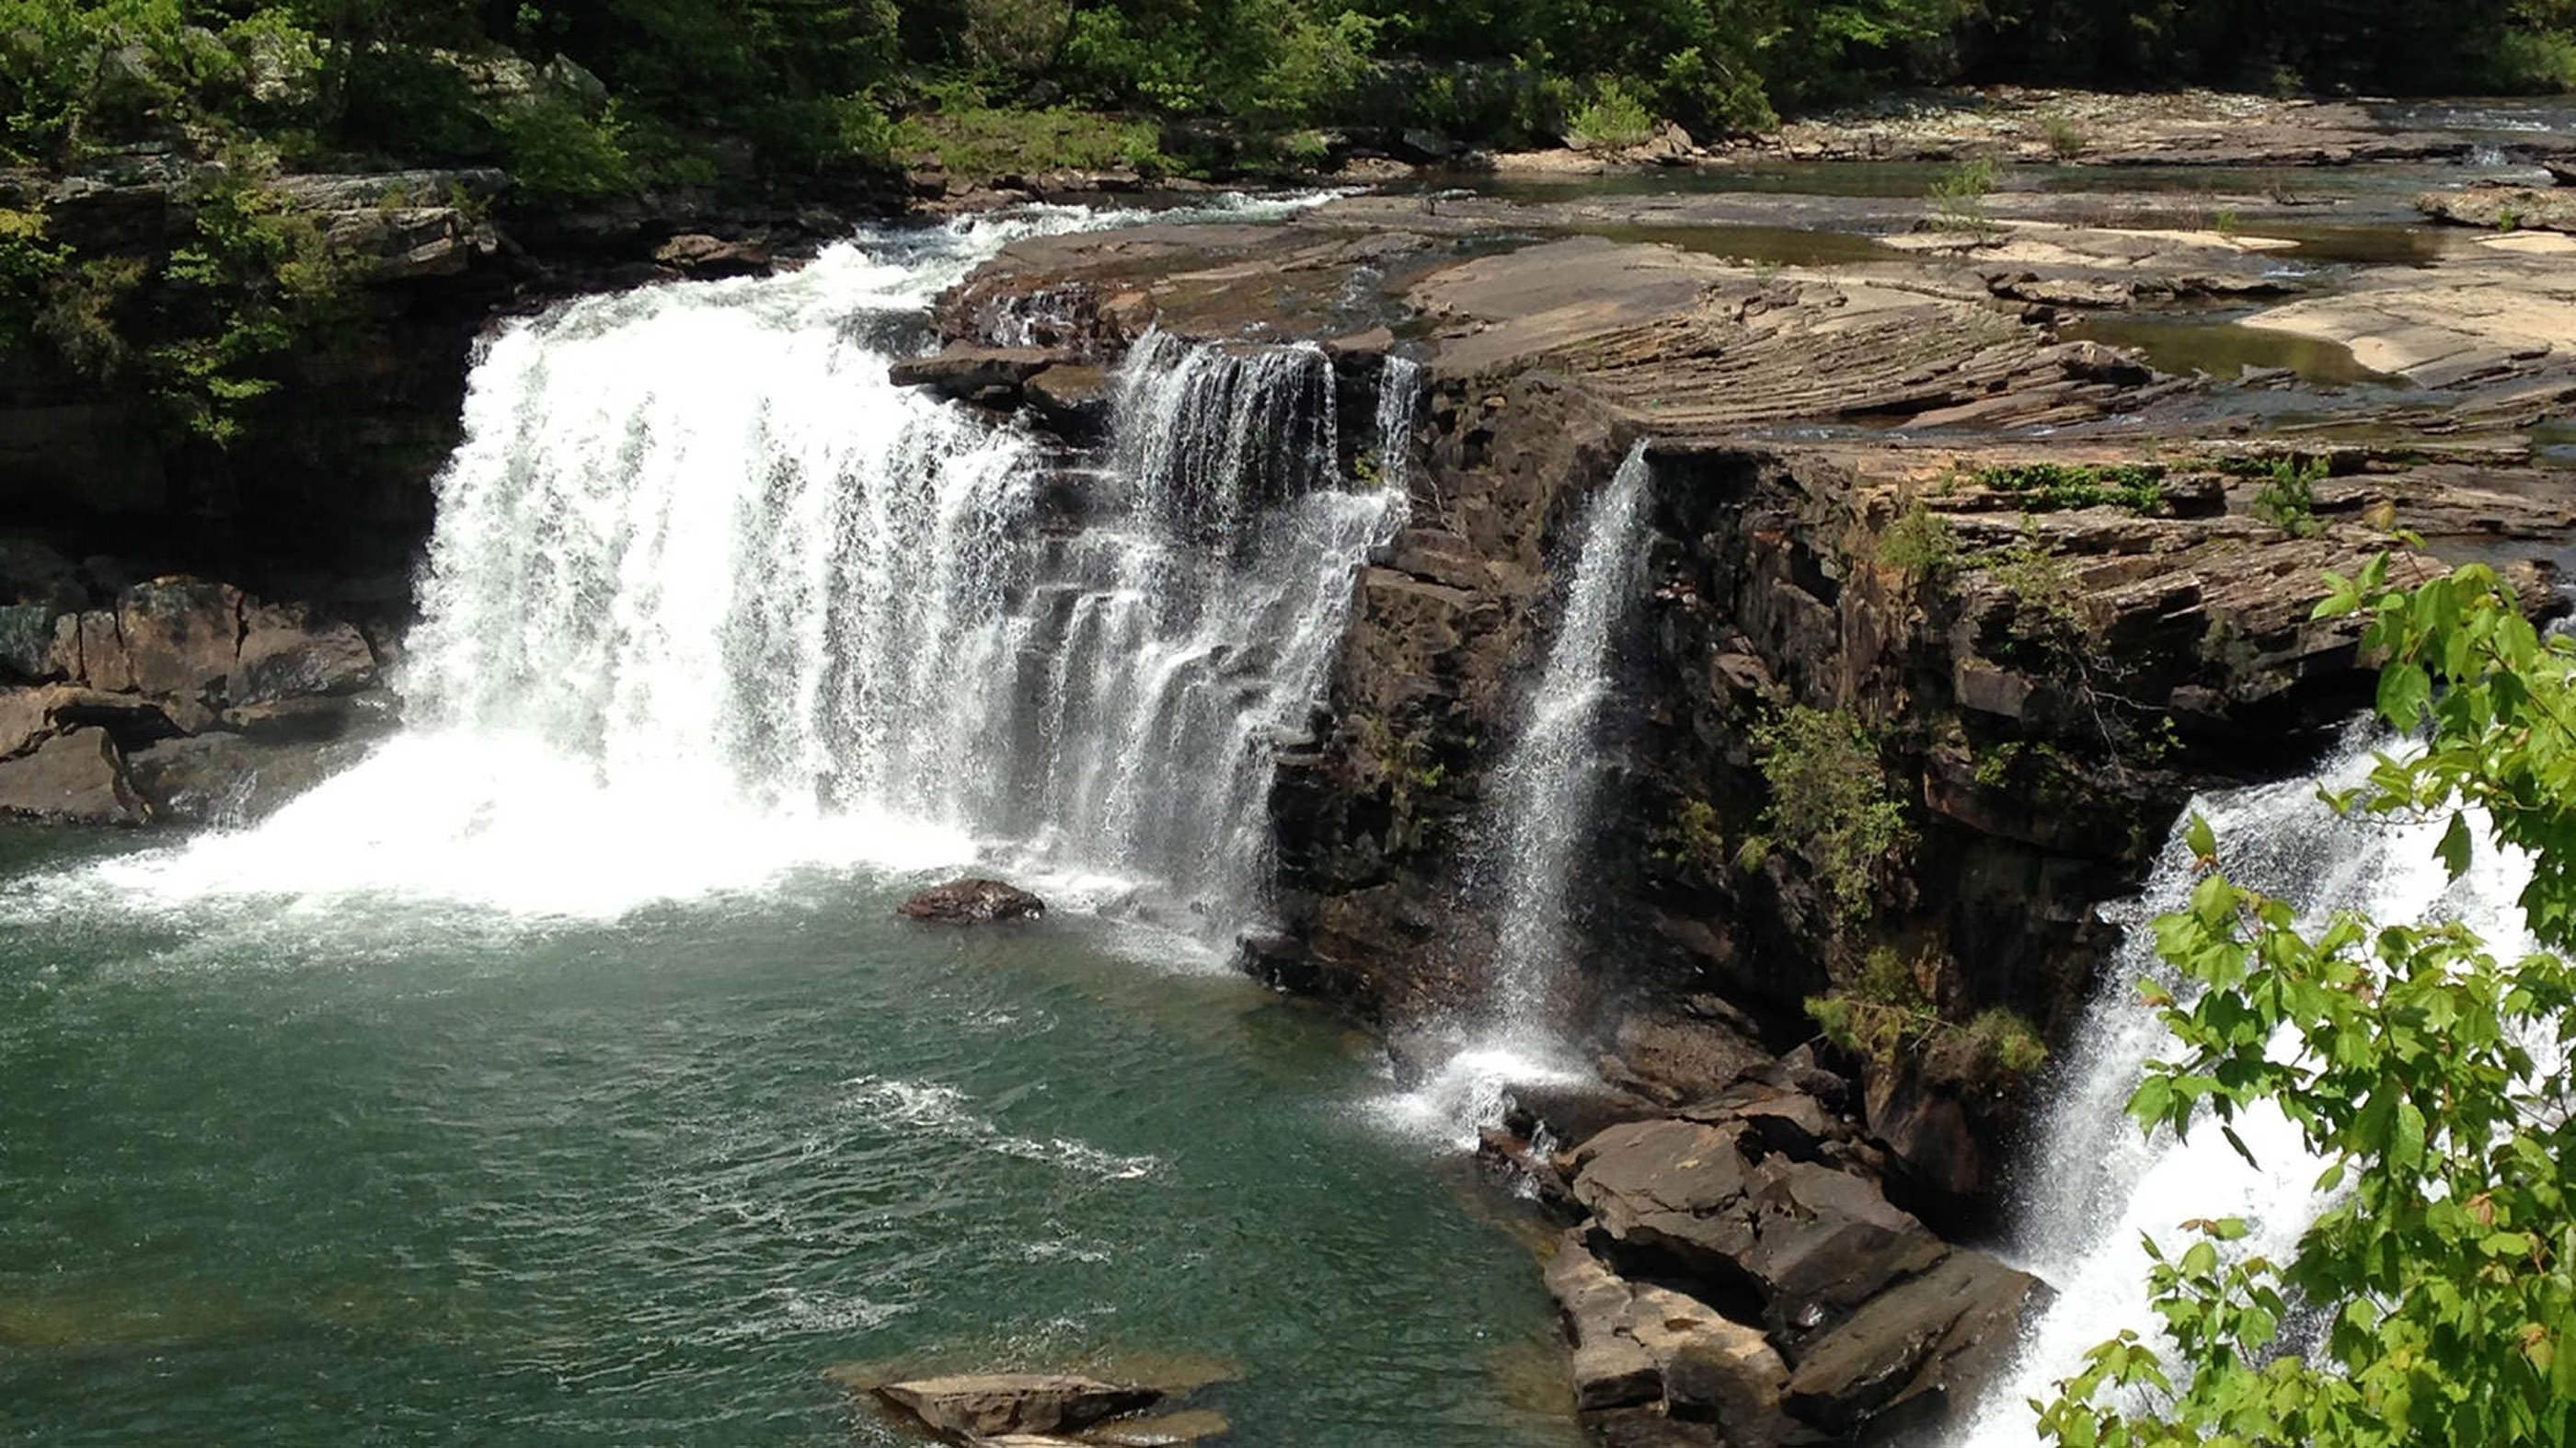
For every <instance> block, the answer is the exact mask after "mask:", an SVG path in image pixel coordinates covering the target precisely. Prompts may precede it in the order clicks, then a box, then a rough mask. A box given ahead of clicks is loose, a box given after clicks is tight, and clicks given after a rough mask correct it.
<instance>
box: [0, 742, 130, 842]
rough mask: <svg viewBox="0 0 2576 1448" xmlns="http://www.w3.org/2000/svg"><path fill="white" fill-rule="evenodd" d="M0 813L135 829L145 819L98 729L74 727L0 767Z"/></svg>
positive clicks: (110, 745)
mask: <svg viewBox="0 0 2576 1448" xmlns="http://www.w3.org/2000/svg"><path fill="white" fill-rule="evenodd" d="M0 814H10V815H24V816H29V817H32V818H35V819H41V820H50V821H55V822H58V823H62V824H82V825H139V824H142V823H144V822H145V821H146V820H148V819H149V818H150V813H149V811H148V809H147V807H146V806H145V805H144V803H143V800H142V798H141V797H140V796H138V795H137V794H136V793H135V792H134V787H133V785H132V784H131V783H129V782H128V780H127V779H126V774H125V760H124V757H123V756H122V755H120V754H119V753H117V749H116V741H115V740H113V739H110V738H108V736H107V731H106V730H104V729H75V730H73V731H72V732H70V733H68V734H61V735H57V736H55V737H54V738H52V739H48V740H46V741H45V742H44V743H43V744H41V745H39V746H37V748H36V750H35V752H33V753H31V754H28V755H26V756H24V757H23V758H18V759H12V760H8V761H6V762H4V763H0Z"/></svg>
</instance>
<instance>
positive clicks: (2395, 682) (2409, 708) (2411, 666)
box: [2378, 662, 2433, 730]
mask: <svg viewBox="0 0 2576 1448" xmlns="http://www.w3.org/2000/svg"><path fill="white" fill-rule="evenodd" d="M2432 705H2433V681H2432V679H2431V677H2430V676H2428V675H2427V674H2425V672H2424V666H2423V665H2421V664H2417V663H2413V662H2398V663H2392V664H2390V665H2389V666H2388V667H2387V668H2385V669H2382V670H2380V672H2379V701H2378V707H2379V717H2380V718H2382V719H2385V720H2387V721H2388V722H2389V724H2390V725H2392V726H2393V727H2395V728H2398V729H2410V730H2411V729H2413V728H2415V727H2416V725H2418V724H2420V723H2421V722H2423V718H2424V715H2425V712H2426V711H2427V710H2429V709H2430V708H2431V707H2432Z"/></svg>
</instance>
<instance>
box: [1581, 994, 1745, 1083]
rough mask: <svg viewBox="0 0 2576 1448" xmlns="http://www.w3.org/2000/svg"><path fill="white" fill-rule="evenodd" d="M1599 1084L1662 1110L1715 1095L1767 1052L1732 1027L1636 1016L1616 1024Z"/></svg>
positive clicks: (1667, 1015) (1675, 1016) (1673, 1016)
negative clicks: (1629, 1093) (1626, 1092)
mask: <svg viewBox="0 0 2576 1448" xmlns="http://www.w3.org/2000/svg"><path fill="white" fill-rule="evenodd" d="M1613 1050H1614V1054H1612V1055H1609V1056H1605V1057H1603V1058H1602V1062H1601V1074H1602V1077H1603V1079H1605V1080H1607V1081H1609V1082H1610V1083H1611V1084H1612V1085H1615V1086H1621V1087H1625V1088H1626V1089H1628V1090H1630V1091H1634V1092H1636V1093H1637V1094H1638V1095H1641V1096H1644V1097H1646V1098H1647V1099H1649V1100H1651V1101H1655V1102H1657V1103H1659V1104H1661V1105H1664V1106H1678V1105H1680V1104H1681V1103H1683V1102H1685V1101H1698V1100H1701V1099H1704V1098H1706V1097H1709V1096H1712V1095H1715V1094H1716V1093H1717V1092H1719V1091H1721V1090H1724V1089H1725V1088H1726V1087H1727V1086H1729V1085H1731V1084H1733V1082H1734V1081H1735V1079H1736V1078H1737V1077H1738V1076H1740V1075H1742V1074H1743V1073H1744V1072H1746V1071H1748V1070H1751V1069H1753V1068H1755V1067H1757V1066H1767V1065H1769V1064H1770V1063H1771V1053H1770V1052H1768V1051H1766V1050H1764V1049H1762V1047H1761V1045H1760V1044H1759V1043H1758V1042H1755V1041H1753V1040H1751V1039H1749V1038H1748V1037H1747V1036H1746V1035H1745V1034H1744V1033H1743V1032H1741V1031H1739V1030H1737V1029H1736V1028H1735V1027H1734V1026H1732V1025H1730V1024H1728V1023H1726V1022H1724V1021H1721V1020H1714V1019H1702V1018H1697V1017H1694V1016H1689V1015H1683V1014H1680V1013H1678V1012H1638V1013H1636V1014H1632V1015H1630V1016H1628V1017H1627V1018H1626V1019H1624V1020H1622V1021H1620V1022H1619V1030H1618V1034H1617V1036H1616V1038H1615V1040H1614V1043H1613Z"/></svg>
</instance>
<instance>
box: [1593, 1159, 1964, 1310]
mask: <svg viewBox="0 0 2576 1448" xmlns="http://www.w3.org/2000/svg"><path fill="white" fill-rule="evenodd" d="M1759 1141H1760V1138H1759V1137H1756V1136H1754V1135H1753V1129H1752V1128H1751V1127H1749V1126H1748V1125H1746V1124H1745V1123H1743V1122H1741V1121H1729V1122H1725V1123H1722V1124H1714V1125H1712V1124H1709V1123H1705V1122H1698V1121H1684V1120H1662V1121H1644V1122H1634V1123H1630V1124H1627V1125H1622V1126H1614V1127H1611V1128H1610V1129H1609V1130H1607V1131H1604V1132H1602V1133H1601V1134H1600V1135H1598V1136H1595V1137H1593V1138H1592V1139H1591V1140H1589V1141H1587V1142H1585V1143H1584V1144H1583V1145H1582V1146H1580V1147H1578V1148H1577V1149H1576V1150H1575V1152H1574V1154H1573V1157H1572V1163H1571V1164H1572V1166H1573V1169H1574V1172H1575V1177H1574V1187H1573V1195H1574V1199H1575V1201H1576V1202H1578V1203H1579V1204H1581V1205H1582V1206H1583V1207H1584V1208H1585V1209H1586V1210H1588V1211H1590V1212H1591V1213H1592V1215H1593V1219H1594V1221H1595V1222H1596V1223H1597V1224H1598V1225H1599V1227H1600V1229H1601V1230H1602V1232H1603V1233H1605V1234H1606V1235H1607V1236H1608V1237H1609V1239H1610V1240H1611V1241H1613V1242H1615V1243H1617V1244H1618V1245H1619V1246H1621V1247H1622V1248H1625V1249H1627V1250H1628V1251H1629V1252H1631V1253H1635V1254H1639V1255H1641V1256H1642V1257H1644V1258H1646V1259H1648V1260H1656V1261H1660V1262H1662V1263H1664V1264H1667V1265H1668V1267H1669V1268H1671V1269H1674V1270H1677V1271H1678V1272H1680V1273H1681V1274H1683V1275H1686V1276H1690V1277H1693V1278H1696V1279H1698V1280H1700V1281H1704V1282H1708V1283H1710V1284H1712V1285H1714V1286H1716V1287H1717V1288H1719V1289H1720V1290H1721V1291H1725V1292H1730V1293H1731V1292H1737V1291H1742V1292H1745V1293H1748V1294H1750V1296H1751V1297H1752V1299H1753V1300H1754V1301H1755V1302H1756V1303H1758V1305H1759V1307H1760V1310H1761V1314H1762V1316H1763V1317H1764V1319H1765V1320H1766V1321H1767V1322H1769V1323H1770V1324H1771V1326H1772V1327H1773V1329H1774V1330H1775V1331H1780V1332H1783V1333H1789V1334H1802V1333H1810V1332H1813V1331H1816V1330H1818V1329H1821V1328H1825V1327H1829V1326H1831V1325H1832V1324H1833V1323H1835V1322H1838V1321H1840V1320H1841V1319H1842V1318H1844V1317H1845V1316H1847V1315H1848V1314H1849V1313H1850V1312H1851V1311H1852V1310H1853V1309H1854V1308H1856V1307H1858V1306H1859V1305H1860V1304H1861V1303H1863V1302H1866V1301H1868V1300H1869V1298H1870V1297H1871V1296H1873V1295H1874V1294H1876V1293H1877V1292H1879V1291H1880V1290H1882V1289H1883V1288H1885V1287H1887V1286H1888V1285H1889V1284H1890V1283H1892V1282H1895V1281H1898V1280H1900V1279H1902V1278H1905V1277H1908V1276H1911V1275H1913V1274H1914V1273H1917V1272H1921V1271H1923V1270H1925V1269H1926V1268H1928V1267H1930V1266H1932V1265H1933V1264H1934V1263H1936V1262H1938V1261H1940V1260H1941V1258H1942V1257H1943V1256H1944V1255H1945V1254H1946V1253H1947V1252H1948V1251H1949V1248H1948V1247H1947V1246H1946V1245H1945V1244H1944V1243H1943V1242H1942V1241H1941V1240H1940V1239H1939V1238H1937V1237H1935V1236H1933V1235H1932V1234H1931V1232H1930V1231H1928V1230H1927V1229H1925V1227H1924V1226H1923V1224H1922V1223H1921V1222H1920V1221H1918V1220H1916V1219H1915V1218H1914V1217H1912V1216H1911V1215H1909V1214H1907V1213H1905V1212H1903V1211H1900V1210H1898V1209H1897V1208H1896V1207H1894V1206H1893V1205H1891V1204H1889V1202H1888V1200H1887V1198H1886V1197H1885V1196H1884V1195H1883V1194H1882V1193H1881V1192H1880V1190H1879V1188H1878V1186H1877V1184H1876V1183H1874V1182H1872V1181H1870V1180H1868V1179H1867V1178H1865V1177H1862V1176H1858V1175H1856V1174H1854V1173H1851V1172H1847V1171H1843V1170H1840V1169H1838V1168H1836V1167H1833V1166H1829V1165H1824V1164H1822V1163H1818V1162H1812V1161H1798V1160H1794V1159H1791V1158H1790V1157H1787V1156H1783V1155H1770V1156H1765V1157H1763V1158H1762V1159H1761V1160H1760V1161H1758V1162H1757V1161H1755V1160H1753V1159H1752V1158H1751V1157H1750V1156H1748V1155H1747V1153H1746V1150H1745V1148H1746V1146H1747V1145H1748V1144H1754V1143H1758V1142H1759Z"/></svg>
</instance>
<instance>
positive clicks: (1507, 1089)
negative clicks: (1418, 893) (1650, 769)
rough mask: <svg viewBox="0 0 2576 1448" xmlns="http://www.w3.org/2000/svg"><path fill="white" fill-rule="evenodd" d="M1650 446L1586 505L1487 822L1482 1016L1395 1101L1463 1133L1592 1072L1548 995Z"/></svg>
mask: <svg viewBox="0 0 2576 1448" xmlns="http://www.w3.org/2000/svg"><path fill="white" fill-rule="evenodd" d="M1646 446H1647V445H1646V443H1645V442H1643V441H1640V442H1639V443H1637V445H1636V446H1635V447H1633V448H1631V449H1629V451H1628V456H1627V457H1626V459H1625V460H1623V461H1622V462H1621V463H1620V464H1619V470H1618V472H1617V473H1616V474H1615V475H1613V476H1612V478H1611V480H1610V482H1609V484H1608V485H1607V486H1605V487H1603V488H1602V489H1600V490H1599V491H1598V492H1596V493H1594V494H1593V496H1592V498H1591V500H1590V501H1589V502H1588V503H1587V504H1586V505H1585V508H1584V514H1583V524H1582V528H1581V533H1580V541H1579V542H1578V543H1577V544H1576V552H1575V563H1574V575H1573V579H1572V581H1571V583H1570V584H1569V586H1568V587H1567V590H1566V600H1565V613H1564V616H1563V618H1562V619H1561V620H1560V621H1559V623H1558V625H1557V631H1556V636H1555V638H1554V639H1553V640H1552V641H1551V642H1550V643H1549V645H1548V649H1547V655H1546V658H1545V661H1544V662H1543V663H1542V664H1541V665H1540V668H1539V676H1538V683H1537V687H1536V688H1535V689H1534V690H1532V692H1531V693H1530V695H1529V698H1528V703H1527V710H1526V717H1525V722H1524V723H1523V724H1522V726H1521V728H1520V731H1519V733H1518V735H1517V736H1516V737H1515V738H1514V740H1513V741H1512V746H1511V750H1510V752H1509V753H1508V754H1507V755H1506V756H1505V757H1504V760H1503V763H1502V765H1501V767H1500V768H1499V769H1498V770H1497V771H1496V772H1495V776H1494V779H1495V786H1496V788H1495V799H1494V801H1493V803H1492V804H1491V805H1490V806H1489V808H1488V811H1487V813H1486V816H1485V818H1484V819H1483V820H1481V821H1480V822H1479V825H1478V828H1477V830H1476V835H1475V838H1476V839H1477V840H1478V841H1479V843H1480V845H1481V847H1482V850H1483V852H1484V855H1485V858H1484V860H1483V861H1482V862H1481V863H1482V865H1483V873H1484V877H1485V878H1484V879H1483V880H1482V881H1480V887H1479V889H1478V891H1477V893H1478V894H1479V895H1480V896H1481V897H1482V898H1483V900H1484V903H1485V904H1486V906H1487V908H1489V909H1491V910H1492V911H1493V912H1494V915H1495V937H1496V938H1495V952H1494V960H1493V965H1492V970H1491V972H1490V975H1489V982H1490V984H1489V990H1490V993H1491V995H1490V999H1489V1001H1488V1003H1487V1004H1488V1017H1487V1020H1486V1021H1485V1023H1484V1028H1483V1030H1482V1031H1481V1032H1480V1033H1479V1034H1478V1035H1477V1036H1476V1037H1475V1038H1474V1039H1472V1040H1470V1041H1468V1042H1467V1043H1466V1044H1464V1045H1463V1046H1462V1047H1461V1048H1460V1049H1458V1050H1457V1051H1455V1052H1453V1053H1452V1054H1451V1055H1450V1056H1449V1057H1448V1059H1447V1060H1446V1061H1445V1062H1444V1063H1443V1064H1442V1065H1441V1066H1440V1067H1439V1068H1438V1069H1437V1070H1436V1071H1434V1072H1432V1073H1431V1075H1430V1076H1429V1078H1428V1079H1426V1080H1425V1081H1423V1082H1422V1083H1421V1084H1420V1085H1419V1086H1417V1087H1415V1088H1414V1089H1413V1090H1411V1091H1409V1092H1407V1093H1405V1094H1404V1095H1403V1096H1401V1097H1398V1098H1396V1099H1395V1101H1394V1102H1393V1103H1391V1105H1390V1106H1389V1108H1388V1111H1387V1114H1388V1115H1389V1116H1391V1117H1392V1118H1394V1119H1395V1120H1396V1121H1398V1122H1399V1123H1401V1124H1403V1125H1405V1126H1407V1127H1409V1128H1411V1129H1412V1130H1414V1131H1415V1132H1417V1133H1419V1134H1424V1135H1429V1136H1433V1137H1436V1138H1437V1139H1440V1140H1442V1141H1445V1142H1448V1143H1451V1144H1454V1145H1459V1146H1473V1145H1475V1143H1476V1136H1477V1133H1478V1131H1479V1130H1481V1129H1482V1128H1484V1127H1486V1126H1490V1125H1493V1124H1495V1123H1496V1122H1498V1121H1499V1120H1501V1119H1502V1115H1503V1112H1504V1110H1505V1108H1506V1107H1507V1106H1508V1104H1509V1100H1510V1096H1511V1091H1512V1088H1513V1087H1514V1086H1515V1085H1536V1084H1542V1083H1544V1084H1574V1083H1579V1082H1583V1081H1588V1080H1590V1079H1591V1078H1592V1073H1591V1071H1590V1070H1589V1069H1588V1068H1587V1067H1585V1066H1584V1065H1583V1064H1582V1063H1580V1062H1577V1061H1573V1060H1569V1059H1567V1052H1566V1048H1565V1044H1564V1043H1563V1042H1562V1041H1561V1040H1559V1039H1558V1038H1557V1036H1556V1033H1555V1029H1554V1019H1553V1014H1552V1012H1551V1010H1550V1005H1551V1000H1550V998H1551V996H1552V995H1553V994H1554V991H1555V987H1556V984H1557V981H1558V980H1559V978H1560V977H1559V973H1560V972H1561V971H1562V970H1563V968H1564V965H1565V962H1566V958H1567V956H1568V954H1569V953H1570V952H1571V950H1572V948H1573V943H1572V942H1571V941H1570V940H1569V939H1568V938H1567V937H1568V932H1569V926H1570V923H1571V922H1570V915H1571V911H1570V909H1569V901H1570V897H1571V894H1572V886H1573V883H1574V880H1573V875H1574V871H1575V867H1576V864H1577V862H1578V861H1580V860H1581V859H1583V858H1584V857H1585V856H1586V855H1587V854H1588V853H1589V852H1590V850H1591V847H1592V843H1593V838H1592V837H1593V804H1594V800H1595V796H1596V793H1597V786H1598V784H1599V780H1600V760H1599V758H1598V756H1597V754H1596V752H1595V751H1596V749H1597V747H1598V743H1599V734H1600V722H1601V706H1602V703H1603V701H1604V700H1605V699H1606V698H1607V697H1608V695H1609V693H1610V686H1611V682H1612V669H1611V663H1612V645H1613V643H1614V641H1615V639H1616V636H1617V633H1618V627H1619V623H1620V621H1621V619H1622V618H1623V617H1625V615H1626V613H1627V610H1628V606H1629V604H1630V602H1631V601H1632V600H1633V598H1634V595H1635V593H1636V584H1637V578H1638V562H1639V557H1640V551H1641V550H1640V545H1641V544H1642V542H1643V540H1644V536H1645V528H1646V521H1647V511H1648V510H1647V506H1646V502H1647V492H1648V489H1649V485H1650V484H1651V483H1652V482H1653V479H1654V469H1653V468H1652V467H1651V466H1650V465H1649V464H1648V463H1647V461H1646Z"/></svg>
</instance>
